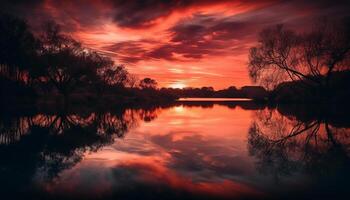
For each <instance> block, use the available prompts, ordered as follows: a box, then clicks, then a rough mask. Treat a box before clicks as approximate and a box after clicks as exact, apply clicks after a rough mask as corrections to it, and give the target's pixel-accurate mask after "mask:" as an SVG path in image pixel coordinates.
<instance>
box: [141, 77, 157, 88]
mask: <svg viewBox="0 0 350 200" xmlns="http://www.w3.org/2000/svg"><path fill="white" fill-rule="evenodd" d="M157 84H158V83H157V81H156V80H154V79H151V78H144V79H142V80H141V81H140V84H139V85H140V87H141V88H142V89H156V88H157Z"/></svg>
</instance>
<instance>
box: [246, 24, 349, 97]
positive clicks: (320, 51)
mask: <svg viewBox="0 0 350 200" xmlns="http://www.w3.org/2000/svg"><path fill="white" fill-rule="evenodd" d="M349 22H350V20H349V19H348V18H345V19H343V20H339V21H331V20H327V19H322V20H319V21H317V22H316V23H315V25H314V27H313V28H312V30H311V31H309V32H306V33H297V32H295V31H292V30H289V29H287V28H286V27H285V26H284V25H277V26H275V27H269V28H266V29H264V30H262V31H261V32H260V34H259V38H258V39H259V43H258V45H257V46H255V47H253V48H251V49H250V53H249V66H248V69H249V75H250V77H251V78H252V80H253V81H254V82H255V83H258V84H260V85H262V86H264V87H266V88H268V89H269V90H272V89H275V88H276V87H283V86H284V87H285V86H287V90H289V91H290V90H293V89H294V96H297V97H296V98H298V96H299V98H301V99H302V96H303V95H301V94H300V92H302V93H305V94H304V95H308V97H309V98H312V99H313V100H326V101H329V100H330V99H331V98H332V97H333V96H334V94H337V93H336V92H337V90H339V89H340V90H342V89H343V88H338V87H339V85H336V84H332V82H334V81H335V80H334V79H335V78H339V77H333V76H334V74H335V73H337V74H340V72H343V71H347V70H349V69H350V40H349V38H350V29H349V27H350V26H349ZM347 78H348V76H347ZM347 78H346V79H347ZM287 80H289V81H291V82H292V83H290V84H287V85H286V84H285V85H279V84H281V83H283V82H285V81H287ZM340 86H341V85H340ZM295 88H297V91H296V90H295ZM279 89H280V88H279ZM278 92H280V93H283V92H288V91H278ZM342 92H346V94H347V97H349V90H345V91H343V90H342ZM308 93H310V94H308ZM292 100H294V101H296V100H297V99H295V98H294V99H292ZM338 100H339V99H338Z"/></svg>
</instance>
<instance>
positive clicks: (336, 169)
mask: <svg viewBox="0 0 350 200" xmlns="http://www.w3.org/2000/svg"><path fill="white" fill-rule="evenodd" d="M339 119H340V120H342V121H343V119H342V118H339ZM333 122H334V123H333ZM349 136H350V131H349V126H348V125H347V126H346V124H342V125H341V126H339V123H338V122H337V121H336V120H334V118H332V119H331V120H330V119H329V117H328V116H327V115H322V116H321V117H320V116H318V118H317V115H316V119H306V120H300V119H299V120H298V119H297V117H296V116H290V115H289V116H284V115H281V114H280V113H279V112H278V111H277V110H268V109H265V110H260V111H257V112H255V121H253V123H252V125H251V127H250V129H249V134H248V148H249V152H250V154H251V155H252V156H254V157H256V158H257V161H256V167H257V169H258V170H259V171H260V172H261V173H263V174H267V175H272V176H273V177H274V178H275V181H276V182H279V181H281V179H284V178H286V177H290V176H298V175H300V174H303V175H308V176H311V177H312V179H310V180H308V181H309V182H307V181H306V180H304V181H303V182H301V183H300V185H304V184H308V185H307V186H304V187H300V188H299V189H300V191H298V192H299V193H301V194H299V193H294V195H303V196H306V195H310V196H307V197H308V198H310V197H312V198H335V197H343V198H344V197H345V194H346V193H347V181H348V180H349V178H350V172H349V169H350V157H349V156H350V155H349V153H350V138H349ZM304 178H305V177H304ZM308 178H310V177H308ZM300 185H299V186H300ZM325 195H326V196H325ZM327 195H329V196H327ZM290 197H291V198H292V197H293V196H290Z"/></svg>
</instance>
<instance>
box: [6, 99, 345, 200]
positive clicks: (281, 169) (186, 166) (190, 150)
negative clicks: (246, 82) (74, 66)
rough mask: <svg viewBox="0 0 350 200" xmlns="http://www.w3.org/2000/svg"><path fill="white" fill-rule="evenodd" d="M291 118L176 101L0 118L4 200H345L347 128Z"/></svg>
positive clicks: (249, 107) (251, 108) (245, 106)
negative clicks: (142, 106) (145, 106)
mask: <svg viewBox="0 0 350 200" xmlns="http://www.w3.org/2000/svg"><path fill="white" fill-rule="evenodd" d="M294 110H295V109H288V108H287V109H276V108H267V107H265V106H262V105H255V104H254V103H252V102H241V103H224V102H223V103H215V104H213V103H209V102H207V103H205V102H202V103H198V102H197V103H195V102H192V103H190V102H188V103H186V102H183V103H181V102H178V103H176V104H174V105H168V106H163V107H157V108H148V109H118V110H116V111H108V112H88V111H84V112H82V111H74V112H73V111H71V112H63V113H50V112H44V111H42V112H35V113H30V114H22V115H13V116H9V115H6V116H2V117H1V118H0V142H1V143H0V158H1V159H0V170H1V171H0V173H1V174H0V186H1V187H0V188H1V189H0V192H1V195H2V196H4V197H12V198H14V197H21V196H22V195H23V196H22V197H26V198H31V197H33V198H36V197H41V198H68V199H106V198H111V199H112V198H113V199H270V198H273V199H286V198H290V199H294V198H298V199H300V198H305V199H312V198H314V199H318V198H319V197H322V198H331V199H336V198H339V199H342V198H345V199H346V197H347V195H348V191H347V190H348V189H347V188H348V185H349V182H348V180H349V178H350V159H349V151H350V138H349V136H350V131H349V129H348V127H350V126H349V124H348V122H347V120H343V119H342V118H337V117H334V116H332V118H329V117H325V116H321V117H314V116H307V115H306V114H302V113H303V112H297V111H294ZM300 113H301V114H300ZM300 116H302V117H300ZM338 119H340V120H338Z"/></svg>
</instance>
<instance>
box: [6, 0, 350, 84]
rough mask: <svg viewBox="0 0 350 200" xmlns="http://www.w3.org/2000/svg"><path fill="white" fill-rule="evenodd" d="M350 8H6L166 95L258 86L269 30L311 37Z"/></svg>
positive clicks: (338, 1)
mask: <svg viewBox="0 0 350 200" xmlns="http://www.w3.org/2000/svg"><path fill="white" fill-rule="evenodd" d="M349 5H350V3H348V2H347V1H346V0H344V1H342V0H333V1H330V0H321V1H303V0H282V1H276V0H134V1H133V0H60V1H58V0H2V1H1V2H0V6H1V9H2V10H3V11H6V12H10V13H12V14H14V15H17V16H19V17H22V18H24V19H26V20H27V22H28V23H29V24H30V26H31V27H32V28H33V30H39V29H40V27H41V26H42V24H43V23H45V22H46V21H48V20H55V21H56V22H57V23H58V24H60V25H61V26H62V30H63V31H64V32H65V33H66V34H68V35H71V36H72V37H73V38H75V39H76V40H78V41H80V42H82V44H83V45H84V46H85V47H87V48H90V49H93V50H96V51H98V52H100V53H102V54H104V55H108V56H110V57H111V58H113V60H115V62H116V64H124V65H125V66H126V68H127V69H128V70H129V72H131V73H133V74H136V75H137V76H138V77H139V78H140V79H141V78H144V77H150V78H153V79H156V80H157V82H158V84H159V86H160V87H175V88H182V87H202V86H213V87H214V88H215V89H222V88H226V87H229V86H236V87H242V86H244V85H252V82H251V80H250V78H249V76H248V70H247V63H248V54H249V49H250V48H251V47H253V46H254V45H256V44H257V43H258V39H257V36H258V34H259V32H260V31H261V30H262V29H264V28H265V27H269V26H274V25H276V24H286V26H288V27H289V28H291V29H295V30H298V31H307V29H309V28H310V27H311V26H312V22H313V21H315V20H317V19H318V18H321V17H328V18H330V17H342V16H346V15H349V14H348V13H349V11H350V6H349Z"/></svg>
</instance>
